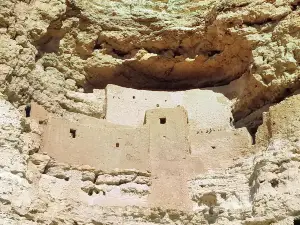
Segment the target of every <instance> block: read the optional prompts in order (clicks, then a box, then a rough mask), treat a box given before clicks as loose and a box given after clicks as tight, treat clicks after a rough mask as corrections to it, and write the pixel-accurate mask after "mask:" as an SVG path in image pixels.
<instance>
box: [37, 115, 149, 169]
mask: <svg viewBox="0 0 300 225" xmlns="http://www.w3.org/2000/svg"><path fill="white" fill-rule="evenodd" d="M71 130H75V131H76V136H75V137H73V136H72V133H70V131H71ZM148 149H149V134H148V130H147V129H146V128H144V127H141V128H128V127H122V126H117V127H116V126H114V127H113V126H111V127H105V126H98V127H97V126H95V125H86V124H84V122H82V121H81V123H75V122H70V121H68V120H65V119H62V118H55V117H50V118H49V120H48V125H47V127H46V129H45V132H44V135H43V144H42V151H43V152H47V153H48V154H49V155H50V156H52V157H54V158H55V159H57V160H59V161H60V162H64V163H68V164H75V165H90V166H93V167H95V168H97V169H101V170H112V169H115V168H120V169H131V168H136V169H140V170H147V169H148V168H149V162H148Z"/></svg>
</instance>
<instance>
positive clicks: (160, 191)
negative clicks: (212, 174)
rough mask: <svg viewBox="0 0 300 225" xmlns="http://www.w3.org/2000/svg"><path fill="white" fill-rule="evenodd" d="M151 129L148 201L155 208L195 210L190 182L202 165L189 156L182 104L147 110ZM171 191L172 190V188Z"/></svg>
mask: <svg viewBox="0 0 300 225" xmlns="http://www.w3.org/2000/svg"><path fill="white" fill-rule="evenodd" d="M145 122H146V125H148V126H149V132H150V135H149V137H150V146H149V152H150V158H151V175H152V188H151V193H150V196H149V204H150V205H151V206H153V207H166V208H173V209H174V208H177V209H183V208H184V210H191V209H192V201H191V200H190V198H189V190H188V186H187V181H188V179H189V177H190V176H191V175H192V173H195V174H196V173H200V172H201V171H203V167H202V166H203V165H202V163H201V161H200V160H199V159H198V160H197V161H195V160H193V159H191V157H190V144H189V137H188V135H189V129H188V128H189V126H188V116H187V112H186V110H185V109H184V108H183V107H176V108H172V109H154V110H148V111H146V121H145ZM170 190H172V191H170Z"/></svg>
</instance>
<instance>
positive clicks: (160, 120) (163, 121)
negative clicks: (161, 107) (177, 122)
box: [159, 117, 167, 124]
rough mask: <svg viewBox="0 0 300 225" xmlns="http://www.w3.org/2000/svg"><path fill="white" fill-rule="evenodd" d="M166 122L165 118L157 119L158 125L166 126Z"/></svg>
mask: <svg viewBox="0 0 300 225" xmlns="http://www.w3.org/2000/svg"><path fill="white" fill-rule="evenodd" d="M166 122H167V118H166V117H162V118H159V123H160V124H166Z"/></svg>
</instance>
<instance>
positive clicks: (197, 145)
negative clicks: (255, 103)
mask: <svg viewBox="0 0 300 225" xmlns="http://www.w3.org/2000/svg"><path fill="white" fill-rule="evenodd" d="M189 139H190V144H191V147H190V149H191V154H192V156H195V157H198V158H200V159H201V160H202V161H203V162H204V169H205V170H208V169H212V168H218V167H222V168H225V167H227V166H229V165H231V164H233V163H234V161H235V160H236V159H238V158H239V157H242V156H245V155H246V154H248V153H249V150H250V148H251V145H252V139H251V136H250V134H249V133H248V131H247V129H246V128H240V129H227V130H222V129H219V130H214V129H208V130H191V131H190V133H189Z"/></svg>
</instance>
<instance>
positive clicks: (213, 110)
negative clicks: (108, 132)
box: [106, 85, 232, 129]
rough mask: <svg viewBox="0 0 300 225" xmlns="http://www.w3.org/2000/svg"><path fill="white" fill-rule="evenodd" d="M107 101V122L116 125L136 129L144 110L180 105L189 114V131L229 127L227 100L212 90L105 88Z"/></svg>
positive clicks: (229, 113)
mask: <svg viewBox="0 0 300 225" xmlns="http://www.w3.org/2000/svg"><path fill="white" fill-rule="evenodd" d="M106 98H107V106H106V119H107V121H108V122H111V123H115V124H120V125H128V126H136V127H137V126H140V125H142V124H143V122H144V117H145V112H146V111H147V110H150V109H155V108H174V107H177V106H178V105H180V106H183V107H184V108H185V109H186V111H187V112H188V118H189V127H190V128H191V129H208V128H212V127H214V128H229V127H230V118H231V116H232V115H231V111H230V103H229V100H228V99H227V98H226V97H224V95H222V94H220V93H216V92H213V91H211V90H204V89H194V90H187V91H177V92H164V91H145V90H136V89H131V88H123V87H119V86H116V85H107V87H106Z"/></svg>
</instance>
